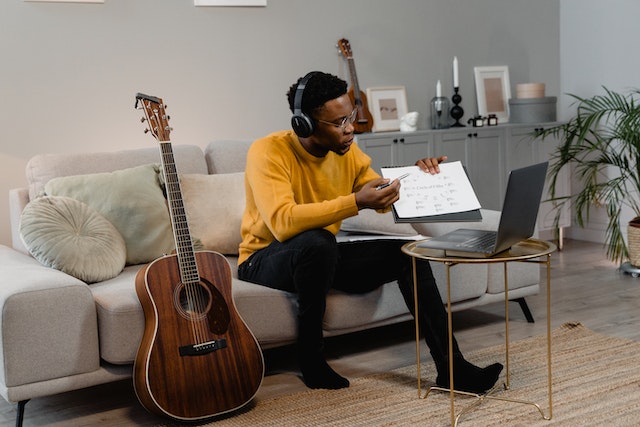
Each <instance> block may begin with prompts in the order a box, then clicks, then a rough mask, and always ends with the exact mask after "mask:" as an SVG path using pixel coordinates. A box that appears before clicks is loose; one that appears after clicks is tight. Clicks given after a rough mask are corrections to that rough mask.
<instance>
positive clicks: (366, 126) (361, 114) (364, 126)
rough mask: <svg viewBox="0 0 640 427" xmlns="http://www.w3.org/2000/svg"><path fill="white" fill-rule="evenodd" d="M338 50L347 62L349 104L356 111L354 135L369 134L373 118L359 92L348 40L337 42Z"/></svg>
mask: <svg viewBox="0 0 640 427" xmlns="http://www.w3.org/2000/svg"><path fill="white" fill-rule="evenodd" d="M338 50H339V52H340V53H341V54H342V56H343V57H344V58H345V59H346V60H347V64H348V65H349V75H350V77H351V87H350V88H349V91H348V95H349V98H350V99H351V103H352V104H353V105H354V106H355V108H356V110H358V112H357V113H356V121H355V122H354V123H353V126H354V128H355V133H365V132H371V129H373V116H372V115H371V112H370V111H369V106H368V104H367V97H366V96H365V94H364V93H363V92H362V91H361V90H360V85H359V84H358V76H357V75H356V63H355V61H354V60H353V53H352V52H351V44H350V43H349V40H347V39H340V40H338Z"/></svg>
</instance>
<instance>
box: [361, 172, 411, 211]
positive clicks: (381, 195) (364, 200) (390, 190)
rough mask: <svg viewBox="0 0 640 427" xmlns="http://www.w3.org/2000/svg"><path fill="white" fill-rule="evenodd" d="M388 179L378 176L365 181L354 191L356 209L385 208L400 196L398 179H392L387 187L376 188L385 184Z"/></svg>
mask: <svg viewBox="0 0 640 427" xmlns="http://www.w3.org/2000/svg"><path fill="white" fill-rule="evenodd" d="M388 182H389V179H385V178H378V179H374V180H373V181H369V182H368V183H366V184H365V185H364V186H363V187H362V188H361V189H360V191H358V192H357V193H356V204H357V205H358V209H366V208H368V209H386V208H388V207H389V206H391V205H392V204H393V203H395V202H396V201H397V200H398V199H399V198H400V181H398V180H397V179H396V180H393V181H391V183H390V184H389V186H388V187H385V188H381V189H380V190H377V189H376V188H377V187H378V186H379V185H382V184H386V183H388Z"/></svg>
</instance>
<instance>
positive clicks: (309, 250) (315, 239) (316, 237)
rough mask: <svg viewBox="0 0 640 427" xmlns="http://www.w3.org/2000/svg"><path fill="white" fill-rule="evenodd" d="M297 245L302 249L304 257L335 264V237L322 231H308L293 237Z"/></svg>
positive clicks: (336, 246) (336, 254)
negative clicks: (296, 240)
mask: <svg viewBox="0 0 640 427" xmlns="http://www.w3.org/2000/svg"><path fill="white" fill-rule="evenodd" d="M295 238H296V239H298V242H297V244H298V245H300V246H302V247H303V248H304V253H305V255H306V256H309V257H313V258H316V259H318V260H319V261H321V262H322V261H325V262H335V260H337V258H338V244H337V242H336V237H335V236H334V235H333V234H332V233H331V232H329V231H327V230H324V229H316V230H309V231H305V232H302V233H300V234H299V235H298V236H296V237H295Z"/></svg>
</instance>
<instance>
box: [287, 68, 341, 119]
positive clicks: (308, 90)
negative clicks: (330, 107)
mask: <svg viewBox="0 0 640 427" xmlns="http://www.w3.org/2000/svg"><path fill="white" fill-rule="evenodd" d="M302 79H304V77H300V78H299V79H298V81H297V82H296V83H294V84H292V85H291V87H290V88H289V91H288V92H287V98H288V100H289V108H290V109H291V112H292V113H293V112H294V102H295V97H296V90H297V89H298V85H299V84H300V82H301V81H302ZM345 93H347V82H346V81H344V80H342V79H341V78H339V77H336V76H334V75H332V74H328V73H323V72H322V71H314V72H313V74H312V75H311V77H310V78H309V80H308V81H307V84H306V86H305V88H304V94H303V96H302V103H301V104H302V105H301V110H302V112H303V113H304V114H306V115H307V116H309V117H311V115H312V114H311V113H313V112H314V111H315V110H316V109H318V108H320V107H322V106H323V105H324V103H325V102H327V101H331V100H332V99H336V98H339V97H341V96H342V95H344V94H345Z"/></svg>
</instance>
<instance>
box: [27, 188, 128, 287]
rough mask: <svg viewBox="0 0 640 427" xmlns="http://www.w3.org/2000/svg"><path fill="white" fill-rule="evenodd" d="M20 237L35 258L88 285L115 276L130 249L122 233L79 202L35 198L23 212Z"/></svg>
mask: <svg viewBox="0 0 640 427" xmlns="http://www.w3.org/2000/svg"><path fill="white" fill-rule="evenodd" d="M20 234H21V236H22V239H23V241H24V244H25V246H26V247H27V249H28V250H29V252H30V253H31V255H33V257H34V258H35V259H37V260H38V261H40V262H41V263H42V264H44V265H46V266H47V267H52V268H55V269H56V270H60V271H63V272H65V273H67V274H69V275H71V276H73V277H76V278H78V279H80V280H82V281H84V282H87V283H93V282H99V281H102V280H106V279H110V278H112V277H115V276H117V275H118V273H120V272H121V271H122V269H123V268H124V265H125V258H126V253H127V249H126V246H125V243H124V240H123V239H122V237H121V236H120V233H119V232H118V230H116V228H115V227H114V226H113V225H112V224H111V223H110V222H109V221H107V220H106V219H105V218H104V217H103V216H102V215H100V214H99V213H98V212H96V211H95V210H94V209H92V208H91V207H89V206H88V205H86V204H84V203H82V202H80V201H78V200H75V199H71V198H68V197H55V196H49V197H40V198H37V199H35V200H34V201H32V202H31V203H29V204H28V205H27V206H26V207H25V209H24V211H23V212H22V216H21V219H20Z"/></svg>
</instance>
